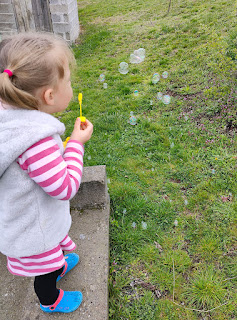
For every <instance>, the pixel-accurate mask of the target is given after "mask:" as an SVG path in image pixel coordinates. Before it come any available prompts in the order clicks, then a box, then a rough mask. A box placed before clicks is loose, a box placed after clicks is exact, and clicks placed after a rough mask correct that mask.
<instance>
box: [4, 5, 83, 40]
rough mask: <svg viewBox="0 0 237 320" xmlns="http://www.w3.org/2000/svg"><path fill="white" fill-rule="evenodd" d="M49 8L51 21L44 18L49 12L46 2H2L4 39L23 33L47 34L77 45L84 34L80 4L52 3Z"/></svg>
mask: <svg viewBox="0 0 237 320" xmlns="http://www.w3.org/2000/svg"><path fill="white" fill-rule="evenodd" d="M47 6H48V8H49V15H48V17H46V15H44V14H43V13H45V12H46V11H47V10H46V8H45V7H46V5H45V0H44V2H43V1H42V0H0V36H1V37H2V38H3V37H4V36H5V35H7V34H13V33H16V32H20V31H28V30H46V31H52V32H54V33H56V34H59V35H61V36H62V37H63V38H64V39H65V40H67V41H68V42H70V43H73V42H74V41H75V40H76V39H77V37H78V36H79V31H80V26H79V19H78V7H77V0H48V2H47ZM39 19H41V20H42V21H39ZM46 19H48V20H50V21H46ZM43 20H44V21H43ZM46 25H47V28H45V26H46ZM39 26H40V29H39Z"/></svg>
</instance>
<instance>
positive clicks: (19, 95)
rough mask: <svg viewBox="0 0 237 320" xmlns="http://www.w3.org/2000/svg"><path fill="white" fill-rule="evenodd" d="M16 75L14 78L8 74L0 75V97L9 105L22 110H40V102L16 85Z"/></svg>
mask: <svg viewBox="0 0 237 320" xmlns="http://www.w3.org/2000/svg"><path fill="white" fill-rule="evenodd" d="M14 77H15V76H14V74H13V76H12V77H9V75H8V74H7V73H6V72H3V73H1V74H0V97H1V99H2V100H3V101H4V102H6V103H7V104H10V105H13V106H16V107H19V108H22V109H36V110H37V109H38V107H39V101H38V99H37V98H36V97H34V96H33V95H32V94H30V93H28V92H26V91H23V90H20V89H18V88H17V87H16V86H15V85H14V84H13V81H14Z"/></svg>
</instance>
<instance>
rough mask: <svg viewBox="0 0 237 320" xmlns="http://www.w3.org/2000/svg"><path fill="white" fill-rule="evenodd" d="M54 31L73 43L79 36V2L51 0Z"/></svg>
mask: <svg viewBox="0 0 237 320" xmlns="http://www.w3.org/2000/svg"><path fill="white" fill-rule="evenodd" d="M49 3H50V12H51V19H52V25H53V31H54V32H55V33H56V34H59V35H61V36H62V37H63V38H64V39H66V40H68V41H70V42H72V41H75V40H76V39H77V37H78V36H79V30H80V27H79V19H78V8H77V0H49Z"/></svg>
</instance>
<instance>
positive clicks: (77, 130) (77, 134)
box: [70, 118, 93, 144]
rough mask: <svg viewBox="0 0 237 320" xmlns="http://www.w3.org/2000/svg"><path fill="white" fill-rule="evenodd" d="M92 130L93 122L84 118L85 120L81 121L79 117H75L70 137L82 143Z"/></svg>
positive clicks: (88, 138) (89, 136)
mask: <svg viewBox="0 0 237 320" xmlns="http://www.w3.org/2000/svg"><path fill="white" fill-rule="evenodd" d="M92 132H93V124H92V123H91V122H90V121H89V120H87V119H86V122H82V123H81V119H80V118H77V119H76V122H75V125H74V130H73V132H72V134H71V137H70V139H71V140H77V141H78V142H81V143H82V144H84V143H86V142H87V141H88V140H90V138H91V135H92Z"/></svg>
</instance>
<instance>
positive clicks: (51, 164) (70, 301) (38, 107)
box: [0, 33, 93, 313]
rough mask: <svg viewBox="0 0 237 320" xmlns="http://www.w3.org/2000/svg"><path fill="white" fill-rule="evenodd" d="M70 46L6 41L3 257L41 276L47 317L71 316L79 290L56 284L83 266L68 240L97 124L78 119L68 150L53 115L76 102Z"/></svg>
mask: <svg viewBox="0 0 237 320" xmlns="http://www.w3.org/2000/svg"><path fill="white" fill-rule="evenodd" d="M73 62H74V57H73V55H72V53H71V51H70V49H69V48H68V46H67V44H66V43H65V42H64V41H63V40H62V39H60V38H57V37H55V36H53V35H51V34H43V33H22V34H18V35H15V36H12V37H10V38H8V39H5V40H3V41H2V42H1V43H0V198H1V204H0V234H1V241H0V251H1V252H2V253H3V254H5V255H6V256H7V267H8V269H9V271H10V272H11V273H12V274H14V275H19V276H27V277H35V281H34V289H35V292H36V295H37V296H38V298H39V301H40V308H41V309H42V310H43V311H45V312H50V313H51V312H66V313H67V312H72V311H74V310H76V309H77V308H78V307H79V305H80V304H81V302H82V294H81V292H79V291H72V292H70V291H69V292H67V291H63V290H61V289H59V290H58V289H57V287H56V282H57V281H59V280H60V279H61V278H62V277H63V276H64V275H65V274H66V273H67V272H68V271H70V270H71V269H72V268H73V267H74V266H75V265H76V264H77V263H78V260H79V257H78V255H77V254H75V253H69V254H67V255H66V256H64V255H63V251H71V250H73V249H75V247H76V245H75V243H74V242H73V241H72V240H71V239H70V237H69V236H68V232H69V229H70V226H71V216H70V210H69V209H70V207H69V200H70V199H71V198H72V197H73V196H74V195H75V194H76V192H77V190H78V188H79V185H80V182H81V176H82V168H83V152H84V148H83V144H84V143H85V142H87V141H88V140H89V139H90V137H91V135H92V132H93V125H92V124H91V122H90V121H88V120H86V122H85V123H83V124H82V123H81V121H80V119H79V118H78V119H77V120H76V122H75V125H74V130H73V132H72V134H71V138H70V140H69V141H68V144H67V146H66V149H65V150H64V148H63V144H62V140H61V138H60V135H61V134H62V133H63V132H64V130H65V127H64V125H63V124H62V123H61V122H60V121H59V120H57V119H56V118H54V117H53V116H52V115H51V114H52V113H54V112H61V111H63V110H65V109H66V108H67V106H68V103H69V101H70V100H71V98H72V88H71V82H70V66H71V65H72V63H73Z"/></svg>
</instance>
